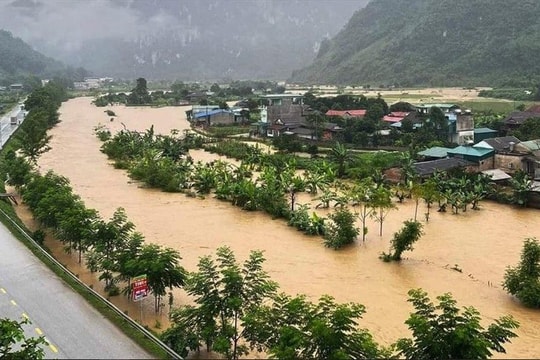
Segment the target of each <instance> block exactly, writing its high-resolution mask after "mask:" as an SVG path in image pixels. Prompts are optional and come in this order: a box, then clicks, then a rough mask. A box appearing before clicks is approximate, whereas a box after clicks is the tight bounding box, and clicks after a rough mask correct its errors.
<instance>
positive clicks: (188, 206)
mask: <svg viewBox="0 0 540 360" xmlns="http://www.w3.org/2000/svg"><path fill="white" fill-rule="evenodd" d="M90 102H91V99H90V98H76V99H72V100H69V101H68V102H66V103H64V104H63V105H62V107H61V108H60V119H61V123H60V124H58V125H57V126H56V127H55V128H54V129H52V130H51V132H50V134H51V135H52V136H53V138H52V140H51V142H50V145H51V146H52V150H50V151H49V152H47V153H45V154H44V155H42V157H41V159H40V160H39V166H40V168H41V171H46V170H49V169H52V170H54V171H55V172H56V173H58V174H61V175H64V176H66V177H67V178H69V180H70V181H71V185H72V186H73V189H74V192H75V193H77V194H78V195H80V196H81V198H82V199H83V200H84V202H85V204H86V206H87V207H89V208H94V209H96V210H98V211H99V213H100V214H101V216H102V217H103V218H109V217H110V216H111V215H112V214H113V212H114V211H115V209H117V208H118V207H123V208H125V209H126V213H127V216H128V218H129V219H130V220H131V221H132V222H133V223H134V224H135V225H136V228H137V230H138V231H140V232H141V233H143V234H144V235H145V237H146V241H147V242H150V243H155V244H160V245H164V246H169V247H172V248H175V249H177V250H178V251H179V252H180V254H181V256H182V258H183V259H182V265H183V266H185V267H186V269H188V270H190V271H192V270H196V265H197V262H198V259H199V257H201V256H204V255H209V254H215V250H216V248H218V247H219V246H223V245H227V246H230V247H231V248H232V249H233V250H234V252H235V254H236V256H237V259H238V260H240V261H243V260H244V259H246V258H247V257H248V255H249V252H250V251H251V250H263V251H264V254H265V257H266V259H267V262H266V264H265V268H266V269H267V271H268V272H269V274H270V275H271V277H272V278H273V279H274V280H275V281H277V282H278V283H279V284H280V287H281V290H282V291H284V292H286V293H289V294H291V295H294V294H299V293H303V294H307V295H308V296H309V297H311V298H312V299H316V298H318V297H319V296H321V295H322V294H329V295H332V296H334V297H335V298H336V299H337V300H338V301H339V302H358V303H361V304H364V305H365V306H366V310H367V313H366V314H365V316H364V319H363V320H361V322H360V325H361V326H362V327H366V328H368V329H369V330H371V332H372V333H373V334H374V336H375V338H376V339H377V340H378V341H380V342H382V343H384V344H390V343H391V342H393V341H395V340H397V339H398V338H399V337H405V336H409V335H410V334H409V331H408V330H407V327H406V325H405V324H404V321H405V320H406V319H407V317H408V314H409V313H410V311H411V310H412V308H411V306H410V304H409V303H408V302H407V291H408V290H409V289H411V288H423V289H424V290H426V291H427V292H428V294H429V295H430V297H431V298H432V299H435V297H436V296H437V295H441V294H443V293H445V292H451V293H452V294H453V296H454V297H455V298H456V300H457V301H458V304H459V305H460V306H469V305H470V306H474V307H476V308H477V309H478V310H479V311H480V312H481V314H482V316H483V318H484V325H487V324H488V323H489V322H492V321H493V320H494V319H496V318H498V317H499V316H502V315H506V314H511V315H513V316H514V317H515V318H516V319H517V320H518V321H519V322H520V323H521V327H520V328H519V330H518V331H517V333H518V335H519V338H517V339H515V340H514V341H513V343H512V344H509V345H508V346H507V347H506V348H507V351H508V353H507V354H496V355H495V357H513V358H537V357H540V330H539V329H540V311H534V310H529V309H526V308H524V307H523V306H521V305H520V304H519V303H518V302H516V301H515V300H514V299H513V298H512V297H511V296H509V295H507V294H506V293H505V291H504V290H503V289H502V287H501V282H502V280H503V275H504V272H505V269H506V267H507V266H508V265H512V266H513V265H515V264H516V263H517V262H518V261H519V257H520V251H521V248H522V244H523V240H524V239H525V238H526V237H537V238H540V227H539V226H538V215H539V214H540V212H539V211H538V210H533V209H514V208H512V207H510V206H503V205H499V204H495V203H490V202H484V203H482V204H481V207H482V209H481V210H480V211H473V210H468V211H467V212H466V213H460V214H459V215H452V214H450V213H444V214H442V213H437V212H436V211H435V209H432V211H431V217H430V221H429V223H428V224H425V222H424V225H425V228H424V230H425V235H424V236H423V237H422V238H421V239H420V240H419V242H418V243H416V244H415V249H414V251H413V252H407V253H405V254H404V256H405V259H404V260H403V261H402V262H401V263H395V264H389V263H384V262H382V261H381V260H379V258H378V256H379V254H380V253H381V252H382V251H387V250H388V246H389V240H390V238H391V236H392V234H393V233H394V232H396V231H397V230H399V229H400V227H401V226H402V223H403V221H405V220H407V219H410V218H412V217H413V216H414V204H413V202H412V201H409V202H406V203H404V204H398V209H397V210H394V211H392V212H390V214H389V215H388V217H387V220H386V221H385V223H384V229H383V231H384V234H383V236H382V237H379V236H378V224H377V223H374V222H373V221H369V234H368V236H367V241H366V242H365V243H364V244H363V243H362V241H361V240H359V241H358V242H357V243H356V244H355V245H354V246H351V247H349V248H347V249H345V250H341V251H333V250H330V249H327V248H325V247H324V246H323V244H322V240H321V238H319V237H308V236H305V235H303V234H302V233H300V232H298V231H296V230H295V229H293V228H291V227H288V226H287V225H286V223H285V222H284V221H281V220H271V219H270V217H269V216H267V215H265V214H263V213H260V212H255V213H252V212H245V211H242V210H240V209H238V208H235V207H233V206H232V205H230V204H229V203H227V202H220V201H218V200H216V199H214V198H212V197H207V198H206V199H195V198H189V197H186V196H185V195H183V194H171V193H164V192H161V191H159V190H154V189H146V188H143V187H141V186H140V184H137V183H136V182H132V181H131V180H130V179H129V177H128V176H127V174H126V172H125V171H121V170H116V169H114V168H113V167H112V166H111V165H110V163H109V161H108V160H107V158H106V156H105V155H104V154H102V153H101V152H100V150H99V148H100V145H101V142H100V141H99V140H98V139H97V138H96V136H95V134H94V131H93V129H94V128H95V127H96V126H97V125H99V124H102V125H105V126H107V127H109V129H110V130H111V131H112V132H113V133H114V132H116V131H117V130H120V129H121V128H122V124H121V123H123V124H125V126H126V127H127V128H128V129H133V130H141V131H142V130H145V129H147V128H149V127H150V126H151V125H154V129H155V131H156V133H163V134H169V133H170V130H171V129H179V130H183V129H188V128H189V124H188V123H187V121H186V120H185V113H184V112H185V110H186V109H187V108H186V107H169V108H137V107H129V108H126V107H123V106H112V107H108V108H97V107H94V106H93V105H91V104H90ZM105 109H111V110H113V111H114V112H115V113H116V114H117V115H118V116H117V117H116V118H115V120H114V121H113V122H110V121H109V119H110V117H108V116H107V115H106V114H105V113H104V110H105ZM192 156H193V157H194V159H195V160H202V161H210V160H214V159H216V158H219V157H217V156H216V155H212V154H208V153H205V152H204V151H197V152H193V153H192ZM221 159H225V158H224V157H221ZM308 200H310V199H309V195H304V194H302V195H301V196H300V197H299V202H307V201H308ZM320 212H321V213H324V212H325V210H321V211H320ZM424 212H425V206H424V205H423V204H420V207H419V212H418V213H419V218H422V219H423V213H424ZM452 267H456V268H460V269H461V270H462V272H458V271H456V270H453V269H452ZM175 299H176V304H177V305H178V304H181V303H185V302H187V301H189V299H188V298H187V296H186V295H185V294H184V293H183V291H182V290H175ZM150 325H151V326H152V325H153V324H150Z"/></svg>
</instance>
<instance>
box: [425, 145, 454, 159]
mask: <svg viewBox="0 0 540 360" xmlns="http://www.w3.org/2000/svg"><path fill="white" fill-rule="evenodd" d="M449 150H452V149H450V148H445V147H440V146H434V147H432V148H429V149H426V150H424V151H420V152H419V153H418V155H420V156H425V157H432V158H445V157H447V156H448V151H449Z"/></svg>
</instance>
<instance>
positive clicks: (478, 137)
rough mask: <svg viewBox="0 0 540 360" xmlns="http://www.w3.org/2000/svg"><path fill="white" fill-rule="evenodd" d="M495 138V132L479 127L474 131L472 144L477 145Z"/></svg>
mask: <svg viewBox="0 0 540 360" xmlns="http://www.w3.org/2000/svg"><path fill="white" fill-rule="evenodd" d="M496 136H497V130H492V129H490V128H487V127H481V128H476V129H474V143H475V144H478V143H479V142H480V141H482V140H485V139H491V138H494V137H496Z"/></svg>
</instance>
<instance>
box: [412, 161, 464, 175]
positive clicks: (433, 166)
mask: <svg viewBox="0 0 540 360" xmlns="http://www.w3.org/2000/svg"><path fill="white" fill-rule="evenodd" d="M467 165H472V164H471V163H470V162H468V161H467V160H463V159H458V158H445V159H437V160H431V161H422V162H417V163H414V164H413V166H414V169H415V171H416V173H417V174H418V175H420V176H427V175H431V174H433V173H435V172H436V171H448V170H451V169H455V168H459V167H463V166H467Z"/></svg>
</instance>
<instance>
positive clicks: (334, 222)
mask: <svg viewBox="0 0 540 360" xmlns="http://www.w3.org/2000/svg"><path fill="white" fill-rule="evenodd" d="M328 219H330V220H331V222H330V223H328V224H327V225H326V231H325V234H324V245H326V246H327V247H329V248H332V249H334V250H337V249H340V248H342V247H343V246H345V245H349V244H352V243H353V242H354V240H355V239H356V237H357V236H358V234H359V233H360V230H359V229H358V228H357V227H356V226H355V221H356V215H355V214H353V213H352V212H351V211H350V210H349V209H347V208H346V207H340V208H337V209H336V210H335V211H334V212H333V213H332V214H330V215H328Z"/></svg>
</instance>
